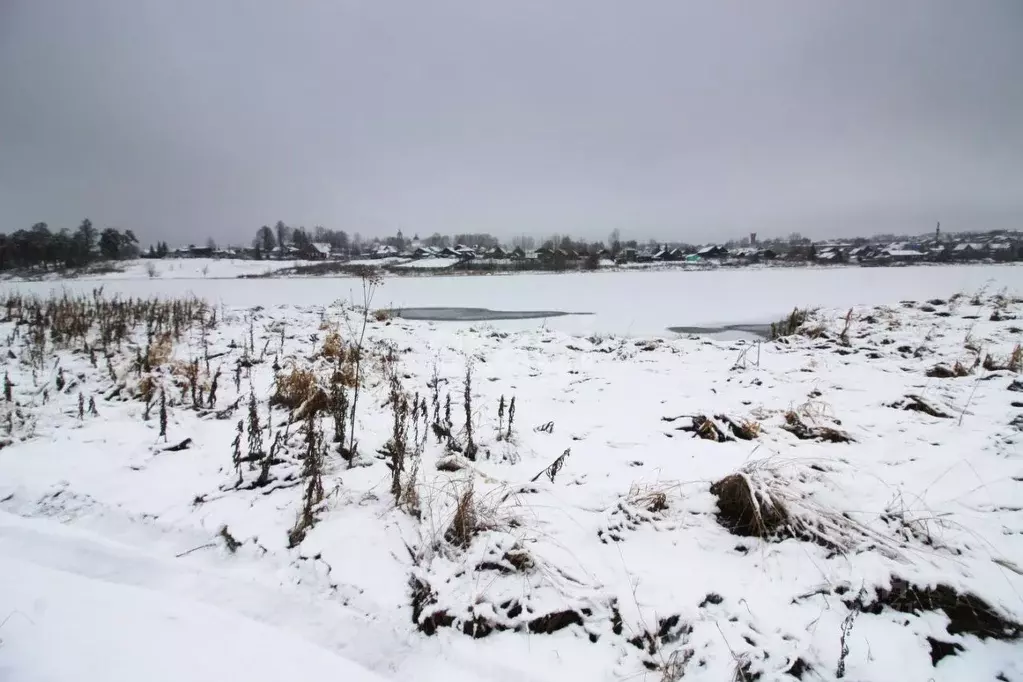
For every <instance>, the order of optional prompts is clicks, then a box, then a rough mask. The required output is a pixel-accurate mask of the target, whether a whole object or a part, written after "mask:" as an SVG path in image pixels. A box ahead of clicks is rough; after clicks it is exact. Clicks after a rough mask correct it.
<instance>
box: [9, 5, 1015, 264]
mask: <svg viewBox="0 0 1023 682" xmlns="http://www.w3.org/2000/svg"><path fill="white" fill-rule="evenodd" d="M86 216H88V217H91V218H92V219H93V221H94V222H96V223H97V224H98V225H101V226H108V225H113V226H117V227H122V228H128V227H130V228H133V229H134V230H135V231H136V232H137V233H138V234H139V236H140V237H141V239H142V241H143V242H145V243H148V242H149V241H150V240H156V239H165V240H168V241H170V242H171V243H172V245H173V244H176V243H184V242H188V241H194V242H198V241H202V240H205V238H206V237H207V236H208V235H213V236H214V237H216V238H217V239H218V240H219V241H221V242H228V241H237V242H242V241H244V242H248V241H249V240H250V239H251V237H252V234H253V233H254V231H255V230H256V228H258V227H259V226H260V225H262V224H273V223H274V222H275V221H277V220H279V219H280V220H284V221H285V222H287V223H288V224H291V225H305V226H307V227H312V226H314V225H318V224H319V225H324V226H325V227H329V228H334V229H346V230H349V231H351V232H360V233H362V234H363V235H364V236H374V235H383V234H392V233H393V232H394V231H396V230H398V229H401V230H403V231H404V232H405V233H406V235H412V234H413V233H419V234H420V235H426V234H430V233H432V232H434V231H439V232H442V233H454V232H463V231H481V232H491V233H494V234H497V235H500V236H504V237H511V236H513V235H517V234H531V235H534V236H544V235H548V234H551V233H561V234H573V235H576V236H581V237H588V238H594V239H605V238H606V237H607V235H608V233H609V232H610V231H611V230H612V229H614V228H619V229H621V231H622V233H623V235H625V236H627V237H633V238H641V239H643V238H647V237H653V238H657V239H685V240H690V241H696V242H700V241H709V240H714V239H727V238H731V237H736V236H741V235H743V234H746V233H748V232H750V231H752V230H756V231H758V232H760V234H761V235H763V236H776V235H787V234H788V233H790V232H793V231H799V232H802V233H803V234H804V235H809V236H821V237H824V236H839V235H851V234H871V233H875V232H884V231H898V232H902V231H910V232H923V231H927V230H930V229H933V226H934V223H935V221H937V220H941V221H942V226H943V228H945V229H948V230H957V229H986V228H1006V227H1010V228H1023V2H1021V1H1020V0H1004V1H997V0H991V1H986V0H980V1H976V2H967V1H964V0H899V1H898V2H890V1H888V0H858V1H855V2H852V1H834V2H831V1H826V0H805V1H797V0H793V1H788V2H757V3H754V2H738V1H736V2H727V1H726V2H722V1H719V0H713V1H711V0H708V1H706V2H680V1H679V0H646V1H642V2H627V1H624V0H613V1H611V0H556V1H552V0H516V1H514V2H483V1H480V0H430V1H429V2H418V1H413V0H405V1H402V2H397V1H396V2H387V1H386V0H357V1H349V0H323V1H314V0H299V1H296V2H282V1H280V0H274V1H271V0H237V1H234V2H228V1H226V0H173V1H169V0H64V1H59V0H0V231H8V232H9V231H13V230H15V229H19V228H23V227H28V226H30V225H31V224H32V223H35V222H37V221H46V222H48V223H49V224H50V226H51V227H52V228H59V227H74V226H75V225H77V223H78V222H79V221H80V220H81V218H83V217H86Z"/></svg>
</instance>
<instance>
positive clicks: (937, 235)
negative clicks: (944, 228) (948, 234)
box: [934, 220, 941, 242]
mask: <svg viewBox="0 0 1023 682" xmlns="http://www.w3.org/2000/svg"><path fill="white" fill-rule="evenodd" d="M934 240H935V241H938V242H940V241H941V221H940V220H939V221H938V226H937V227H936V228H934Z"/></svg>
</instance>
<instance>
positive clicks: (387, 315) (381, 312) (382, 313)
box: [373, 308, 391, 322]
mask: <svg viewBox="0 0 1023 682" xmlns="http://www.w3.org/2000/svg"><path fill="white" fill-rule="evenodd" d="M373 319H374V320H376V321H377V322H386V321H387V320H389V319H391V311H390V310H387V309H386V308H380V309H378V310H374V311H373Z"/></svg>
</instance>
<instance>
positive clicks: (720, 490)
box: [710, 460, 899, 557]
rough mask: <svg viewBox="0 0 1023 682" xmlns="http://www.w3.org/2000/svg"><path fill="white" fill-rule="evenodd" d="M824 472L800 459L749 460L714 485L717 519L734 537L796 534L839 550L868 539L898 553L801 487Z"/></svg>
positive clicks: (767, 537) (777, 537)
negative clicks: (778, 462)
mask: <svg viewBox="0 0 1023 682" xmlns="http://www.w3.org/2000/svg"><path fill="white" fill-rule="evenodd" d="M822 475H823V474H822V473H821V472H819V471H815V470H812V469H811V468H810V467H809V466H806V467H802V466H801V465H799V464H797V463H795V462H789V463H787V464H785V465H776V464H775V463H773V461H771V460H760V461H758V462H753V463H751V464H748V465H746V466H744V467H743V468H742V469H740V470H739V471H737V472H735V473H734V474H730V475H728V476H726V477H724V478H723V479H721V480H720V481H717V482H716V483H714V484H713V485H712V486H711V488H710V491H711V493H712V494H714V495H715V496H717V498H718V515H717V518H718V522H719V523H720V524H721V525H722V526H724V527H725V528H727V529H728V530H729V531H730V532H731V533H733V534H735V535H742V536H749V537H758V538H761V539H764V540H769V541H781V540H785V539H787V538H795V539H798V540H804V541H807V542H813V543H815V544H817V545H820V546H822V547H826V548H827V549H830V550H832V551H835V552H839V553H846V552H849V551H852V550H854V549H855V548H856V547H858V546H860V545H862V544H865V543H866V544H870V545H871V546H873V547H874V548H875V549H877V550H878V551H881V552H882V553H884V554H885V555H886V556H889V557H898V556H899V552H898V550H897V549H896V548H895V545H894V543H893V542H891V541H889V540H888V539H887V538H884V537H882V536H881V535H879V534H877V533H875V532H873V531H871V530H869V529H868V528H866V527H865V526H863V525H861V524H859V523H857V522H856V521H854V520H853V519H851V518H849V517H848V516H847V515H845V514H843V513H841V512H839V511H837V510H833V509H829V508H826V507H824V506H823V505H821V504H819V503H817V502H816V501H815V500H814V499H813V497H812V495H811V494H810V493H808V492H806V491H804V490H802V489H801V488H802V486H800V485H799V484H800V483H806V482H808V481H811V480H813V479H819V478H820V477H821V476H822Z"/></svg>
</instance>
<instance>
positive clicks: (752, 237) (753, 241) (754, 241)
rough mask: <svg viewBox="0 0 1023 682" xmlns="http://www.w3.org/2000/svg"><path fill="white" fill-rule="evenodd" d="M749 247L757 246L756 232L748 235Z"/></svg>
mask: <svg viewBox="0 0 1023 682" xmlns="http://www.w3.org/2000/svg"><path fill="white" fill-rule="evenodd" d="M749 245H750V246H756V245H757V233H756V232H750V233H749Z"/></svg>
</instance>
